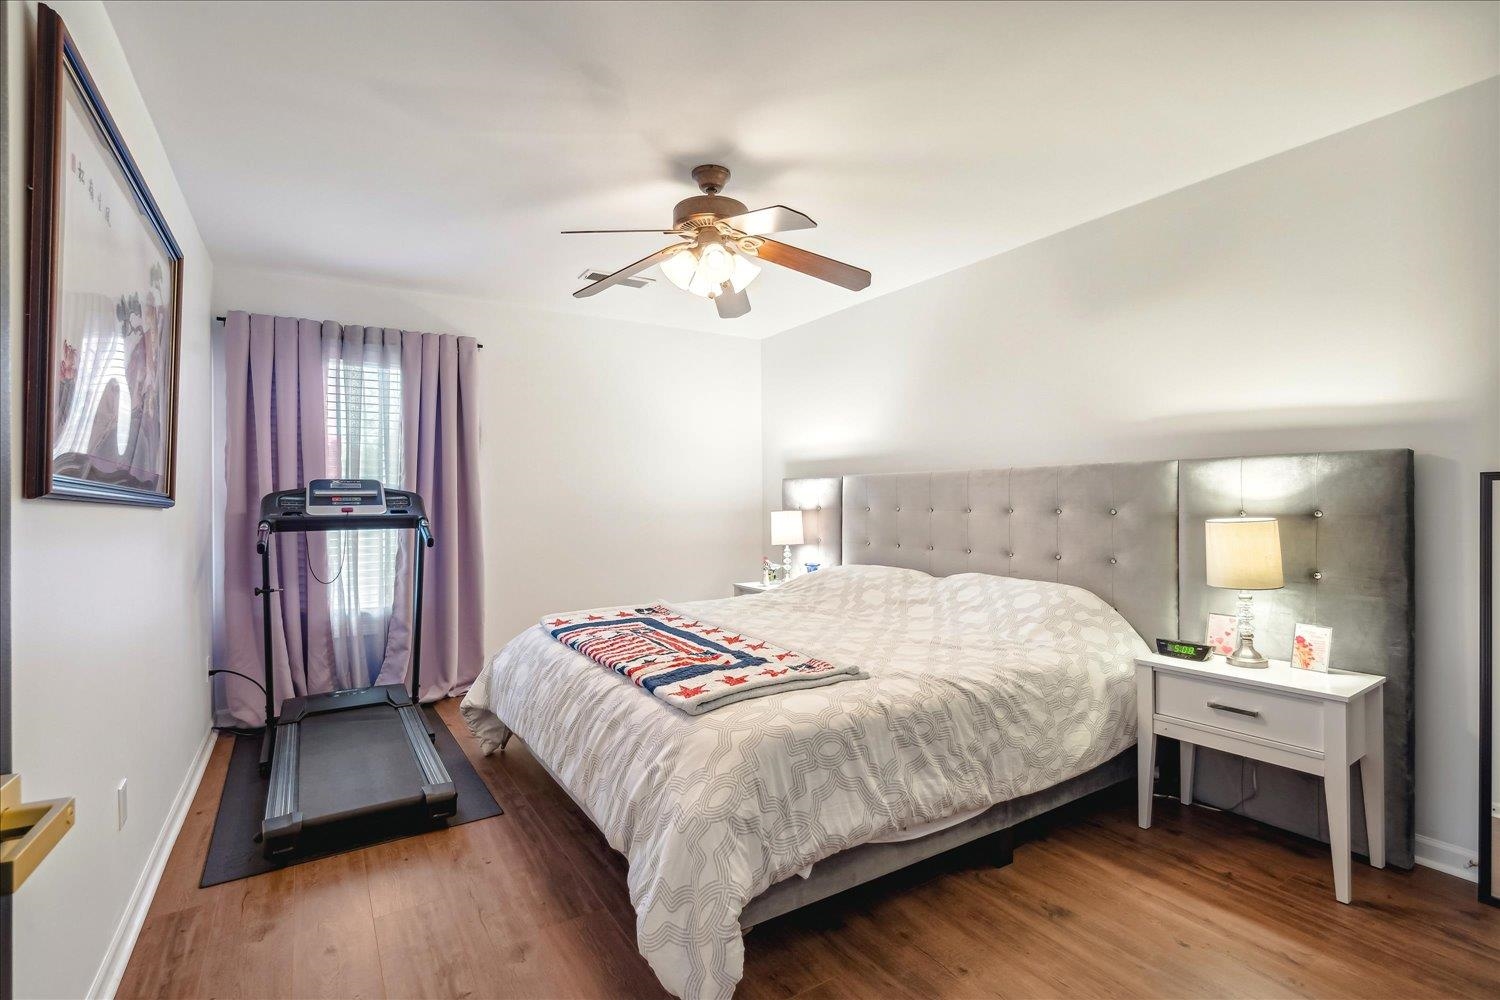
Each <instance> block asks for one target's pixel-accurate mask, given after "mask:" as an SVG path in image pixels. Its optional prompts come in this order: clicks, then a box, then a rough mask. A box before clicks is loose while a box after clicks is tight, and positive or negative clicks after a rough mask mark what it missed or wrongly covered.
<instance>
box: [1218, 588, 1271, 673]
mask: <svg viewBox="0 0 1500 1000" xmlns="http://www.w3.org/2000/svg"><path fill="white" fill-rule="evenodd" d="M1239 633H1240V644H1239V648H1237V649H1236V650H1235V651H1234V652H1233V653H1230V654H1229V655H1228V656H1226V657H1224V662H1225V663H1227V664H1229V665H1230V666H1231V667H1266V666H1269V665H1270V661H1269V660H1267V659H1266V658H1265V657H1264V656H1262V655H1260V650H1258V649H1256V648H1255V609H1254V605H1253V604H1252V603H1251V597H1250V592H1249V591H1246V590H1242V591H1240V605H1239Z"/></svg>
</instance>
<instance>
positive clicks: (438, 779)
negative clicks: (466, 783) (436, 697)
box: [396, 705, 458, 819]
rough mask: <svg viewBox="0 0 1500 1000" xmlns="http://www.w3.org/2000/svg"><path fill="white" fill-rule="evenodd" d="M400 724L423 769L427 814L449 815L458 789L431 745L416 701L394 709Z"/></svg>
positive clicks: (434, 816)
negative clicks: (413, 703)
mask: <svg viewBox="0 0 1500 1000" xmlns="http://www.w3.org/2000/svg"><path fill="white" fill-rule="evenodd" d="M396 711H397V712H398V713H399V714H400V716H401V724H402V725H403V726H405V727H406V738H407V739H408V740H410V741H411V752H412V754H413V755H415V756H416V758H417V766H418V767H420V768H421V769H422V797H423V798H424V799H426V802H427V814H428V815H429V816H431V817H432V818H433V819H438V818H441V817H444V816H452V815H453V814H454V813H456V812H458V789H457V787H455V785H454V784H453V778H452V776H450V775H449V774H448V768H446V767H445V766H443V758H441V757H439V756H438V752H437V747H435V746H433V745H432V734H431V733H429V732H428V730H427V721H426V720H425V719H424V718H423V717H422V709H421V707H420V706H418V705H405V706H403V707H401V708H398V709H397V710H396Z"/></svg>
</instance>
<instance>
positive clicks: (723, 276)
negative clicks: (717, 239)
mask: <svg viewBox="0 0 1500 1000" xmlns="http://www.w3.org/2000/svg"><path fill="white" fill-rule="evenodd" d="M698 273H699V274H700V275H702V277H703V279H704V281H707V282H709V283H711V284H712V285H713V286H714V287H715V288H718V287H719V286H720V285H722V284H724V282H726V281H728V280H729V278H730V276H731V275H733V274H734V255H733V254H731V253H730V252H729V251H728V250H726V249H724V244H722V243H710V244H708V245H707V246H705V247H702V248H701V249H699V251H698Z"/></svg>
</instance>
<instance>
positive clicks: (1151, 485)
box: [844, 462, 1177, 641]
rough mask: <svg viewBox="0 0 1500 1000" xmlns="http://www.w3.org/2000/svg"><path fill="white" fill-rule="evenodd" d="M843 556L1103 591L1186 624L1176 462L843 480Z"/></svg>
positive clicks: (1145, 621)
mask: <svg viewBox="0 0 1500 1000" xmlns="http://www.w3.org/2000/svg"><path fill="white" fill-rule="evenodd" d="M844 562H845V563H849V564H860V563H871V564H875V565H880V566H904V567H907V568H910V569H919V570H922V571H924V572H927V573H931V574H933V575H934V576H951V575H952V574H954V573H971V572H972V573H993V574H995V575H997V576H1016V577H1022V578H1024V579H1028V580H1054V581H1057V582H1059V583H1067V584H1072V585H1073V586H1077V587H1082V588H1084V589H1085V590H1089V591H1092V592H1093V593H1096V594H1098V595H1099V596H1100V597H1102V598H1104V599H1105V600H1106V601H1109V602H1110V603H1111V604H1113V605H1114V606H1115V608H1117V609H1118V610H1119V612H1120V614H1122V615H1124V616H1125V619H1126V620H1127V621H1129V622H1130V624H1131V625H1133V626H1135V628H1136V630H1137V631H1138V632H1140V633H1141V635H1143V636H1144V637H1145V638H1146V639H1147V640H1148V641H1149V640H1150V639H1153V638H1155V637H1156V636H1166V635H1173V634H1175V633H1176V631H1177V463H1176V462H1140V463H1134V464H1125V465H1071V466H1057V467H1045V468H1033V469H997V470H993V471H985V472H936V473H896V474H892V475H878V476H845V477H844Z"/></svg>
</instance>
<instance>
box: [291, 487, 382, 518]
mask: <svg viewBox="0 0 1500 1000" xmlns="http://www.w3.org/2000/svg"><path fill="white" fill-rule="evenodd" d="M303 513H305V514H307V515H308V516H310V517H338V516H340V515H344V514H384V513H385V487H384V486H382V485H381V483H380V480H378V479H314V480H313V481H312V482H310V483H308V484H307V497H306V500H305V502H304V505H303Z"/></svg>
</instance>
